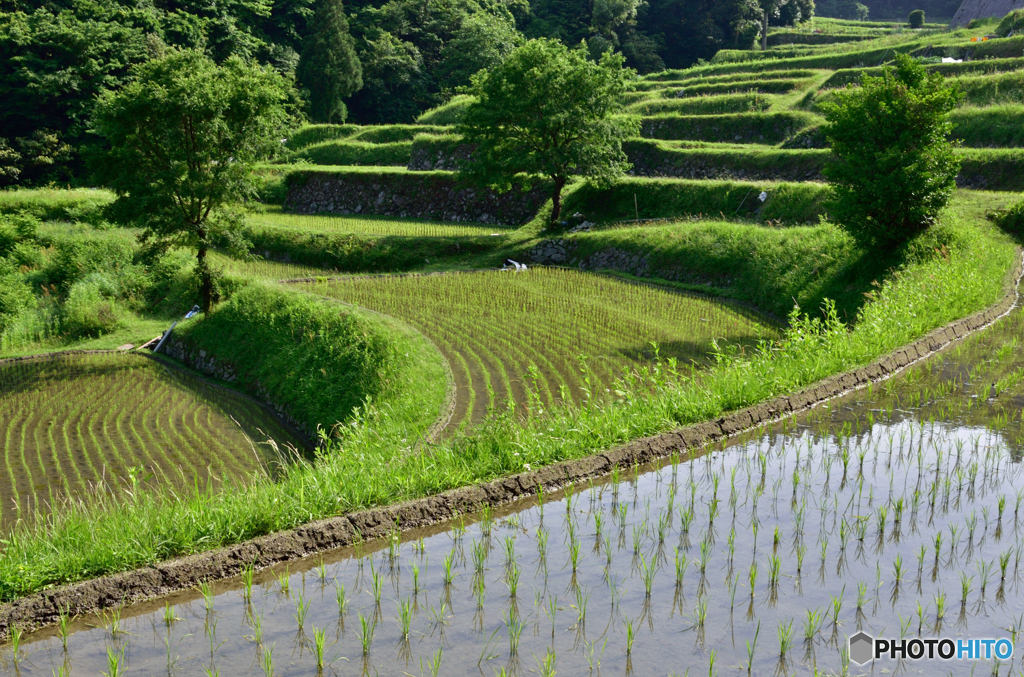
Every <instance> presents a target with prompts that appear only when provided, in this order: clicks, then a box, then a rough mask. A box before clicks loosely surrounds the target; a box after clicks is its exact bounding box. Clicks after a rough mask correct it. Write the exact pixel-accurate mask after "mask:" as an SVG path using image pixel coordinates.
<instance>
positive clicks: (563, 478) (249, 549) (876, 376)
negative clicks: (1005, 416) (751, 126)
mask: <svg viewBox="0 0 1024 677" xmlns="http://www.w3.org/2000/svg"><path fill="white" fill-rule="evenodd" d="M1021 270H1022V268H1021V261H1020V260H1018V263H1017V265H1016V266H1015V267H1014V270H1013V272H1012V278H1011V280H1010V281H1009V283H1008V285H1007V289H1006V292H1005V293H1004V295H1003V297H1002V298H1001V299H1000V300H999V301H998V302H997V303H996V304H995V305H993V306H991V307H989V308H988V309H986V310H984V311H981V312H978V313H975V314H973V315H971V316H969V317H966V318H964V319H961V320H957V321H955V322H952V323H950V324H948V325H946V326H944V327H940V328H938V329H935V330H933V331H931V332H929V333H928V334H927V335H925V336H923V337H922V338H920V339H918V340H916V341H914V342H913V343H910V344H909V345H907V346H904V347H902V348H898V349H897V350H894V351H893V352H891V353H889V354H887V355H884V356H882V357H881V358H880V359H878V360H877V361H875V362H873V363H871V364H869V365H867V366H864V367H860V368H857V369H853V370H851V371H847V372H845V373H842V374H837V375H835V376H831V377H828V378H826V379H824V380H822V381H819V382H818V383H815V384H813V385H811V386H809V387H807V388H805V389H803V390H801V391H799V392H796V393H793V394H791V395H784V396H781V397H776V398H774V399H772V400H769V401H767V402H763V403H761V404H757V405H754V406H751V407H747V408H745V409H740V410H739V411H734V412H731V413H729V414H727V415H725V416H722V417H720V418H718V419H715V420H713V421H705V422H703V423H697V424H695V425H690V426H686V427H684V428H680V429H678V430H674V431H671V432H668V433H664V434H661V435H655V436H651V437H645V438H642V439H638V440H634V441H633V442H629V443H627V444H623V445H620V446H617V447H614V448H612V449H610V450H608V451H605V452H602V453H599V454H595V455H593V456H588V457H586V458H582V459H578V460H575V461H563V462H561V463H555V464H553V465H550V466H547V467H544V468H540V469H539V470H535V471H531V472H525V473H520V474H518V475H512V476H510V477H503V478H499V479H496V480H493V481H491V482H484V483H481V484H477V485H473V486H468V487H462V488H459V489H452V490H449V491H445V492H443V493H441V494H438V495H436V496H428V497H426V498H421V499H416V500H413V501H407V502H405V503H400V504H398V505H393V506H386V507H381V508H372V509H369V510H361V511H359V512H354V513H350V514H348V515H343V516H340V517H333V518H330V519H325V520H319V521H316V522H311V523H309V524H306V525H303V526H301V527H298V528H296V529H291V530H288V531H282V532H279V533H275V534H270V535H267V536H261V537H259V538H254V539H252V540H249V541H246V542H244V543H239V544H237V545H233V546H228V547H225V548H219V549H217V550H213V551H211V552H206V553H202V554H198V555H192V556H189V557H184V558H181V559H176V560H172V561H170V562H161V563H159V564H156V565H154V566H148V567H143V568H141V569H136V570H135V571H130V572H126V573H122V574H115V575H111V576H105V577H103V578H97V579H92V580H88V581H82V582H80V583H74V584H71V585H66V586H62V587H60V588H56V589H53V590H47V591H45V592H41V593H37V594H34V595H30V596H28V597H25V598H23V599H19V600H17V601H15V602H12V603H9V604H5V605H4V606H3V607H0V635H3V636H6V635H7V633H8V631H9V629H10V627H11V625H12V624H17V625H18V627H20V628H22V629H25V630H28V629H32V628H36V627H40V626H44V625H51V624H53V623H56V622H57V619H58V617H59V614H60V610H61V609H65V608H66V609H67V610H68V611H69V612H70V613H71V614H75V615H79V614H85V613H91V612H95V611H98V610H101V609H104V608H107V607H111V606H119V605H122V604H130V603H134V602H139V601H142V600H146V599H152V598H154V597H159V596H162V595H166V594H169V593H171V592H174V591H178V590H185V589H188V588H191V587H195V586H196V585H198V583H199V582H201V581H204V580H207V581H208V580H212V579H217V578H227V577H230V576H236V575H238V574H239V573H241V571H242V569H243V568H244V567H246V566H248V565H250V564H254V565H255V566H256V567H257V568H262V567H268V566H271V565H274V564H277V563H280V562H285V561H289V560H295V559H299V558H301V557H304V556H306V555H310V554H313V553H316V552H318V551H323V550H328V549H332V548H338V547H342V546H346V545H351V544H353V543H356V542H357V541H360V540H369V539H376V538H381V537H384V536H387V535H388V534H390V533H391V532H392V530H393V529H395V528H396V527H397V528H398V529H400V530H403V531H405V530H408V529H413V528H416V527H423V526H428V525H431V524H436V523H438V522H443V521H445V520H450V519H453V518H454V517H456V516H458V515H466V514H467V513H472V512H475V511H478V510H480V509H481V508H482V507H483V506H485V505H491V506H494V505H499V504H502V503H508V502H510V501H514V500H516V499H519V498H524V497H528V496H533V495H535V494H536V493H537V490H538V489H539V488H543V489H544V490H545V491H553V490H557V489H558V488H560V487H563V486H564V485H565V484H567V483H568V482H578V481H580V480H584V479H586V478H588V477H595V476H599V475H604V474H607V473H609V472H611V470H612V469H613V468H616V467H619V468H622V467H629V466H633V465H636V464H645V463H649V462H652V461H655V460H657V459H660V458H664V457H666V456H669V455H671V454H673V453H681V452H687V451H695V450H698V449H700V448H701V447H703V446H704V445H706V444H708V443H712V442H717V441H720V440H723V439H725V438H727V437H729V436H732V435H735V434H737V433H740V432H743V431H745V430H749V429H751V428H754V427H756V426H758V425H761V424H763V423H769V422H773V421H776V420H778V419H780V418H782V417H785V416H788V415H790V414H794V413H798V412H801V411H804V410H806V409H809V408H810V407H812V406H814V405H816V404H818V403H821V402H824V401H826V400H829V399H832V398H834V397H838V396H840V395H843V394H844V393H847V392H849V391H851V390H854V389H857V388H860V387H862V386H865V385H867V384H868V383H871V382H874V381H877V380H881V379H885V378H888V377H890V376H892V375H894V374H896V373H898V372H899V371H901V370H903V369H904V368H906V367H908V366H910V365H912V364H914V363H915V362H917V361H919V360H922V359H924V358H926V357H928V356H930V355H932V354H934V353H935V352H937V351H939V350H942V349H943V348H945V347H947V346H949V345H950V344H952V343H953V342H955V341H958V340H960V339H962V338H964V337H965V336H967V335H969V334H971V333H973V332H975V331H978V330H980V329H982V328H984V327H987V326H988V325H990V324H992V323H993V322H995V321H996V320H997V319H999V318H1001V317H1003V316H1004V315H1006V314H1007V313H1008V312H1009V311H1010V310H1011V309H1012V308H1013V306H1014V305H1015V304H1016V302H1017V285H1018V283H1019V281H1020V277H1021Z"/></svg>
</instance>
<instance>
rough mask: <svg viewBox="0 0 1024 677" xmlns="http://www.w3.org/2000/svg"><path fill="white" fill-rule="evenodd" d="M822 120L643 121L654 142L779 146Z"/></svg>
mask: <svg viewBox="0 0 1024 677" xmlns="http://www.w3.org/2000/svg"><path fill="white" fill-rule="evenodd" d="M820 121H821V117H819V116H817V115H814V114H813V113H807V112H804V111H782V112H778V113H764V112H751V113H728V114H722V115H656V116H651V117H646V118H643V119H642V120H641V130H642V132H641V134H642V136H644V137H646V138H652V139H668V140H678V139H690V140H696V141H720V142H742V143H762V144H776V143H781V142H783V141H786V140H787V139H789V138H791V137H792V136H793V135H795V134H797V133H798V132H800V131H802V130H804V129H806V128H808V127H811V126H812V125H815V124H818V123H819V122H820Z"/></svg>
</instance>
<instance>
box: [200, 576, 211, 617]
mask: <svg viewBox="0 0 1024 677" xmlns="http://www.w3.org/2000/svg"><path fill="white" fill-rule="evenodd" d="M199 592H201V593H202V595H203V608H205V609H206V613H212V612H213V588H212V587H211V586H210V582H209V581H200V583H199Z"/></svg>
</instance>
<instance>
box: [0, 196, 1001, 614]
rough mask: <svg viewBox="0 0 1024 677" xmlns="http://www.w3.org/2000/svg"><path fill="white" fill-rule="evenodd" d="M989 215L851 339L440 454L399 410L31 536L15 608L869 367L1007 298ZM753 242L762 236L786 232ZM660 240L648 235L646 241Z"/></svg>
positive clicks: (369, 415)
mask: <svg viewBox="0 0 1024 677" xmlns="http://www.w3.org/2000/svg"><path fill="white" fill-rule="evenodd" d="M979 211H980V209H979V205H978V204H975V203H969V202H966V201H962V202H961V204H958V205H956V206H954V207H953V208H951V209H950V210H948V211H947V213H946V214H944V216H943V219H942V222H941V224H940V225H938V226H936V227H935V228H933V229H932V230H931V231H930V232H929V233H927V234H925V235H923V236H922V237H920V238H918V239H917V240H916V241H914V242H912V243H911V244H910V245H908V246H907V247H906V248H905V249H904V250H903V251H901V252H900V253H899V261H900V263H899V264H898V265H897V266H896V267H895V269H894V270H893V271H892V272H891V273H890V274H888V275H886V276H885V277H884V278H879V279H878V280H877V284H874V285H870V286H868V287H866V288H861V289H860V290H859V291H860V292H861V293H862V294H864V293H867V294H868V295H869V296H868V297H866V302H865V303H864V305H863V306H862V307H861V308H860V310H859V314H858V316H857V321H856V322H855V323H854V324H853V325H852V329H850V328H848V327H846V326H843V325H842V324H841V323H840V322H839V321H838V320H835V319H833V320H830V321H826V322H824V323H822V322H821V320H819V319H811V320H797V321H796V323H795V326H794V327H793V328H792V329H791V330H790V331H789V333H787V335H786V336H785V338H784V339H783V340H782V341H781V342H780V343H778V344H776V345H774V346H771V347H769V346H768V345H765V346H763V347H762V348H761V349H757V350H753V351H749V352H748V353H747V354H745V355H739V354H722V355H720V360H719V361H718V363H717V364H715V365H714V366H713V367H712V368H711V369H710V370H708V371H706V372H703V373H702V374H701V375H700V377H699V378H692V377H691V374H690V372H689V370H688V369H685V368H684V369H679V368H677V367H676V366H675V365H673V364H669V363H662V364H660V365H657V366H655V367H653V368H652V369H650V370H646V371H643V372H640V373H639V374H638V375H635V376H633V377H631V378H630V379H628V382H623V383H621V384H620V388H621V391H622V396H621V397H619V398H616V399H614V400H599V399H597V398H594V399H593V400H589V401H586V402H584V403H583V404H582V405H581V406H565V407H562V408H556V409H554V410H551V411H549V412H547V414H546V415H545V416H543V417H538V418H530V419H528V420H526V421H523V420H520V419H519V418H517V417H515V416H512V415H505V416H497V417H495V418H493V419H491V420H489V421H488V422H486V423H485V424H484V425H483V426H482V427H480V428H479V429H477V430H476V431H475V432H474V434H472V435H466V436H461V437H457V438H453V439H450V440H446V441H444V442H443V443H440V444H437V445H434V446H433V447H431V448H430V449H429V451H427V450H423V449H414V448H413V444H412V440H411V439H410V438H409V436H408V428H407V426H405V425H401V422H400V421H399V420H397V417H396V416H395V414H394V413H393V411H392V410H391V409H390V408H388V407H382V408H376V407H373V408H370V409H368V410H366V411H363V412H361V414H360V416H359V417H358V419H357V420H355V421H353V422H352V423H351V424H350V425H348V426H346V427H345V430H344V435H343V436H342V437H340V438H339V439H337V440H335V441H334V442H333V443H332V444H331V445H330V446H329V447H328V448H327V449H326V450H325V451H324V453H323V454H322V456H321V457H320V458H319V459H318V461H317V462H316V463H312V464H305V463H303V464H296V465H294V466H291V467H290V468H288V469H287V471H286V472H285V473H284V474H283V476H282V477H281V478H280V480H279V481H278V482H271V481H269V480H266V479H260V478H254V480H253V481H252V482H251V483H249V484H247V485H236V486H232V487H230V488H228V489H225V490H222V491H219V492H217V493H210V494H204V495H161V494H151V493H141V494H136V495H133V496H132V497H131V498H130V499H128V500H127V501H126V502H124V503H120V504H115V503H114V502H112V501H109V500H103V499H95V500H89V501H87V502H84V503H81V504H77V505H74V506H68V507H67V509H63V510H61V511H58V512H57V513H56V514H55V515H54V516H53V517H51V518H49V519H47V520H43V521H40V522H37V523H34V524H29V523H24V524H20V525H18V526H17V527H16V528H15V529H14V530H13V531H12V533H11V534H10V535H9V538H8V542H7V547H6V548H5V549H4V551H3V553H0V595H2V597H3V598H4V599H13V598H16V597H18V596H22V595H25V594H28V593H30V592H33V591H36V590H40V589H43V588H45V587H47V586H50V585H54V584H59V583H63V582H68V581H73V580H81V579H83V578H88V577H91V576H97V575H101V574H104V573H111V572H115V571H123V570H126V569H131V568H133V567H137V566H140V565H144V564H151V563H154V562H157V561H160V560H164V559H167V558H170V557H175V556H179V555H183V554H187V553H193V552H199V551H202V550H206V549H208V548H212V547H216V546H218V545H223V544H226V543H232V542H237V541H239V540H243V539H246V538H250V537H254V536H257V535H260V534H265V533H269V532H272V531H275V530H280V529H285V528H288V527H292V526H296V525H299V524H302V523H304V522H308V521H310V520H313V519H316V518H318V517H325V516H329V515H336V514H343V513H345V512H347V511H350V510H354V509H358V508H361V507H366V506H372V505H381V504H387V503H393V502H395V501H397V500H402V499H406V498H411V497H415V496H423V495H428V494H433V493H436V492H438V491H442V490H444V489H448V488H451V487H456V486H462V485H466V484H471V483H473V482H478V481H481V480H485V479H488V478H493V477H498V476H501V475H504V474H507V473H512V472H518V471H521V470H523V469H524V468H525V467H527V464H529V466H530V467H534V468H536V467H539V466H541V465H543V464H546V463H552V462H555V461H558V460H562V459H567V458H576V457H580V456H583V455H586V454H590V453H593V452H595V451H599V450H601V449H605V448H607V447H609V446H611V445H613V444H615V443H618V442H622V441H625V440H629V439H633V438H635V437H638V436H641V435H645V434H652V433H656V432H659V431H664V430H667V429H670V428H672V427H675V426H678V425H682V424H686V423H691V422H696V421H702V420H706V419H709V418H712V417H714V416H717V415H719V414H721V413H722V412H724V411H727V410H730V409H734V408H738V407H742V406H744V405H747V404H752V403H755V402H758V401H761V400H763V399H765V398H768V397H771V396H773V395H777V394H780V393H784V392H788V391H791V390H793V389H794V388H798V387H800V386H802V385H805V384H808V383H811V382H814V381H816V380H818V379H820V378H822V377H824V376H826V375H828V374H832V373H835V372H837V371H841V370H843V369H846V368H849V367H852V366H855V365H858V364H863V363H865V362H868V361H870V360H871V359H873V358H875V357H877V356H878V355H880V354H882V353H884V352H885V351H887V350H890V349H892V348H895V347H897V346H899V345H902V344H904V343H906V342H907V341H909V340H911V339H913V338H914V337H916V336H919V335H921V334H923V333H924V332H926V331H928V330H929V329H931V328H934V327H936V326H939V325H941V324H943V323H945V322H947V321H949V320H952V319H954V318H957V317H961V316H963V315H966V314H968V313H969V312H972V311H974V310H977V309H979V308H981V307H983V306H985V305H987V304H989V303H991V302H993V301H994V300H995V299H996V298H997V297H998V295H999V294H1000V293H1001V291H1002V288H1003V283H1004V280H1005V274H1006V272H1007V270H1009V269H1010V267H1011V266H1012V265H1013V262H1014V259H1015V256H1016V253H1015V252H1016V250H1015V248H1014V246H1013V244H1012V242H1010V241H1009V239H1008V238H1007V237H1006V236H1004V235H1002V234H1001V233H1000V232H998V231H996V230H995V229H994V227H992V226H990V225H989V224H988V223H986V222H985V221H984V220H983V219H981V218H980V215H979ZM725 227H726V226H723V227H722V228H725ZM728 227H733V226H728ZM824 227H827V226H823V228H824ZM746 228H747V229H748V230H749V233H750V234H751V235H752V236H753V235H754V234H755V233H756V234H757V235H756V236H757V237H762V233H764V232H769V233H771V232H773V231H768V230H767V229H765V228H764V227H763V226H757V225H748V226H746ZM618 232H619V231H617V230H609V231H597V232H596V233H594V234H591V236H592V237H597V236H602V235H604V234H605V233H607V235H605V236H608V237H611V236H612V235H613V234H616V233H618ZM645 232H646V231H645V229H643V228H637V229H636V232H635V236H636V238H637V239H638V240H639V239H642V238H643V237H645V235H644V233H645ZM779 232H782V233H785V232H786V231H785V230H782V231H779ZM695 246H703V244H700V245H695ZM731 251H732V252H733V254H732V256H733V257H739V256H741V255H742V254H741V248H740V247H734V248H732V249H731ZM746 251H750V248H748V249H747V250H746ZM725 260H726V259H724V258H723V261H725ZM807 263H811V262H807ZM723 265H724V264H723ZM841 268H842V266H841V265H840V266H839V267H838V268H837V270H839V269H841ZM761 274H772V272H771V269H770V268H769V269H766V270H764V271H762V273H761ZM840 277H841V275H840ZM837 279H838V277H837ZM854 279H856V276H855V277H854ZM324 345H325V348H326V345H327V344H324ZM641 392H643V393H644V396H639V393H641Z"/></svg>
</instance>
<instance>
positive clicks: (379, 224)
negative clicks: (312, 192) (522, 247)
mask: <svg viewBox="0 0 1024 677" xmlns="http://www.w3.org/2000/svg"><path fill="white" fill-rule="evenodd" d="M248 223H249V224H250V225H251V226H256V227H259V228H266V227H270V228H281V229H284V230H300V231H303V232H322V233H331V234H338V233H351V234H354V235H396V236H406V237H480V236H484V237H486V236H491V235H495V234H497V235H504V234H505V233H507V232H509V230H510V229H509V228H508V227H507V226H496V225H489V226H479V225H467V224H462V223H443V222H437V221H421V220H417V219H395V218H387V217H359V216H329V215H326V214H323V215H321V214H315V215H309V214H285V213H283V212H281V210H280V208H278V207H272V208H268V209H267V211H266V213H264V214H252V215H250V216H249V217H248Z"/></svg>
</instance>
